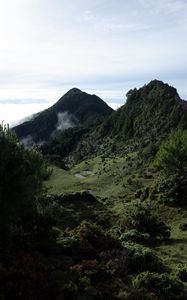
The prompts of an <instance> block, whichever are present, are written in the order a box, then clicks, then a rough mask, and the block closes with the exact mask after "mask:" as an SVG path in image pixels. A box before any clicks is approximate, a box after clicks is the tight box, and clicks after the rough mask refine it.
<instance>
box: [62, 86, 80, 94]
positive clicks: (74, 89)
mask: <svg viewBox="0 0 187 300" xmlns="http://www.w3.org/2000/svg"><path fill="white" fill-rule="evenodd" d="M79 93H83V92H82V91H81V90H80V89H78V88H76V87H74V88H72V89H70V90H69V91H68V92H67V93H66V95H73V94H79Z"/></svg>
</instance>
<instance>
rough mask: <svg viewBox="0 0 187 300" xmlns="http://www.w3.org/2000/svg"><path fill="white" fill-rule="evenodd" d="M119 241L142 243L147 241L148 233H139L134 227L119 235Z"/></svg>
mask: <svg viewBox="0 0 187 300" xmlns="http://www.w3.org/2000/svg"><path fill="white" fill-rule="evenodd" d="M119 239H120V241H122V242H123V241H130V242H134V243H138V244H144V243H146V242H147V241H148V239H149V235H148V234H146V233H144V234H143V233H141V232H139V231H138V230H136V229H131V230H128V231H126V232H125V233H123V234H122V235H121V236H120V238H119Z"/></svg>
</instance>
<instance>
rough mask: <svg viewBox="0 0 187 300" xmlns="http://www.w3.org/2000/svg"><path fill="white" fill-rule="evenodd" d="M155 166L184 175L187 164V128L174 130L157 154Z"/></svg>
mask: <svg viewBox="0 0 187 300" xmlns="http://www.w3.org/2000/svg"><path fill="white" fill-rule="evenodd" d="M155 166H156V167H157V168H158V169H159V170H163V171H164V172H165V173H166V174H168V173H171V174H174V173H178V174H181V175H184V174H185V173H186V166H187V130H184V131H182V130H178V131H176V132H174V133H173V134H172V135H171V136H170V137H169V139H168V140H167V141H165V142H164V143H163V144H162V145H161V147H160V149H159V151H158V153H157V156H156V160H155Z"/></svg>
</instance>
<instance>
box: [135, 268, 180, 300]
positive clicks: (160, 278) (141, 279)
mask: <svg viewBox="0 0 187 300" xmlns="http://www.w3.org/2000/svg"><path fill="white" fill-rule="evenodd" d="M133 284H134V287H135V288H137V289H144V290H146V291H149V292H152V293H154V295H155V296H157V297H159V299H164V300H169V299H170V300H176V299H180V300H181V299H185V298H184V297H185V295H184V286H183V284H182V282H181V281H178V280H176V278H174V277H171V276H170V275H168V274H166V273H163V274H158V273H150V272H144V273H141V274H139V275H138V276H137V277H136V278H135V279H134V282H133Z"/></svg>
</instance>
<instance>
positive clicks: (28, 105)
mask: <svg viewBox="0 0 187 300" xmlns="http://www.w3.org/2000/svg"><path fill="white" fill-rule="evenodd" d="M151 80H154V79H151ZM151 80H149V81H148V82H146V83H144V84H148V83H149V82H150V81H151ZM159 80H160V79H159ZM164 83H168V82H164ZM144 84H139V86H134V87H130V88H128V89H126V90H93V89H92V90H90V89H89V90H88V89H87V90H84V89H82V88H81V87H75V86H72V87H71V88H68V87H67V89H66V90H62V91H46V92H45V91H44V90H42V92H41V91H40V92H38V95H39V98H37V97H36V96H37V91H35V93H34V95H35V98H25V97H24V98H22V99H19V98H17V99H16V98H12V99H6V100H4V101H3V100H2V99H0V122H2V121H4V123H8V124H10V126H11V127H13V126H16V125H17V124H19V123H21V122H23V121H25V120H26V119H28V118H29V117H30V116H32V115H33V114H36V113H38V112H41V111H42V110H45V109H47V108H49V107H50V106H52V105H53V104H55V103H56V102H57V101H58V100H59V99H60V98H61V97H62V96H63V95H64V94H65V93H67V92H68V91H69V90H71V89H72V88H78V89H80V90H81V91H83V92H86V93H88V94H94V95H96V96H98V97H100V98H101V99H102V100H103V101H105V102H106V103H107V104H108V105H109V106H110V107H112V108H113V109H114V110H116V109H117V108H119V107H120V106H122V105H124V104H125V101H126V97H125V95H126V93H127V92H128V91H129V90H130V89H133V88H140V87H142V86H143V85H144ZM168 84H169V83H168ZM169 85H171V84H169ZM172 86H173V87H174V88H176V89H177V92H178V94H179V96H180V98H181V99H183V100H187V97H186V98H185V96H181V94H182V93H180V91H179V89H178V88H177V87H176V86H174V85H172ZM181 92H182V90H181ZM3 106H5V109H4V110H3V109H2V108H3ZM10 110H11V112H10Z"/></svg>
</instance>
